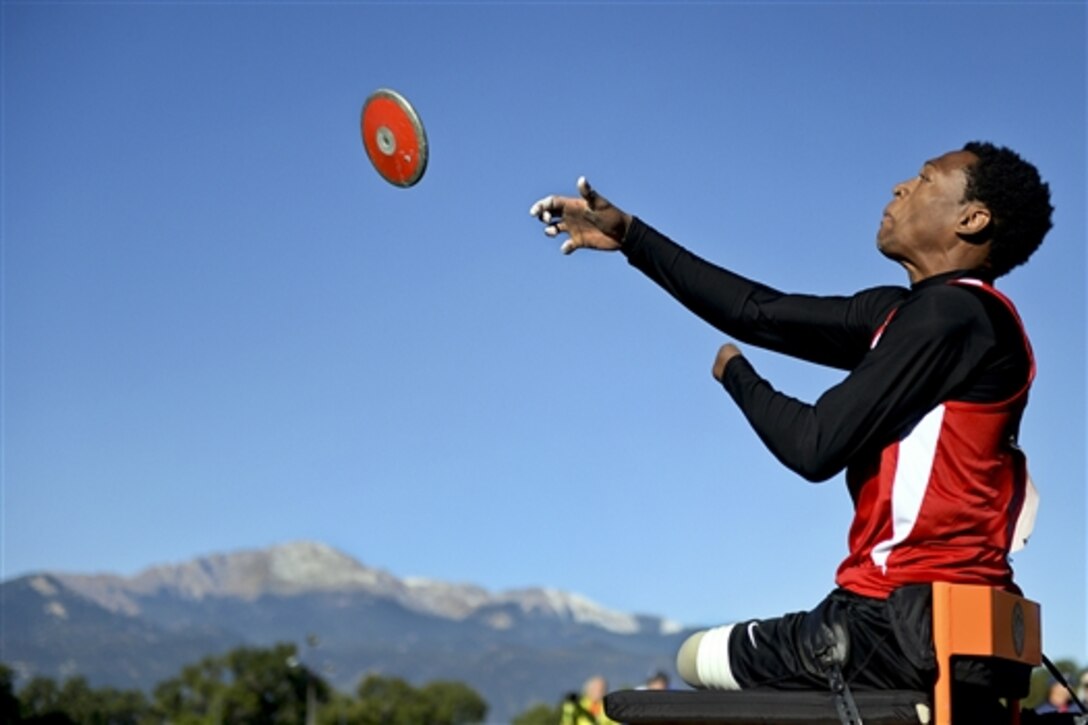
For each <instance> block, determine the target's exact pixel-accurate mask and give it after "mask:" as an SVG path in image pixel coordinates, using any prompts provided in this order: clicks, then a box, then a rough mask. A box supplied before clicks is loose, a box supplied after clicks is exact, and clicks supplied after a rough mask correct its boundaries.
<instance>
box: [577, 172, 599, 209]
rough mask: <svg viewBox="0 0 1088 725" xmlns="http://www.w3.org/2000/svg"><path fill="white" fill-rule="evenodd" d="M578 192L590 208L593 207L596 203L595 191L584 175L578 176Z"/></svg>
mask: <svg viewBox="0 0 1088 725" xmlns="http://www.w3.org/2000/svg"><path fill="white" fill-rule="evenodd" d="M578 193H579V194H581V195H582V198H583V199H585V200H586V204H589V208H590V209H594V208H596V207H595V204H596V203H597V199H598V198H599V197H598V196H597V192H596V191H595V190H594V189H593V188H592V187H591V186H590V185H589V181H587V180H586V177H584V176H579V177H578Z"/></svg>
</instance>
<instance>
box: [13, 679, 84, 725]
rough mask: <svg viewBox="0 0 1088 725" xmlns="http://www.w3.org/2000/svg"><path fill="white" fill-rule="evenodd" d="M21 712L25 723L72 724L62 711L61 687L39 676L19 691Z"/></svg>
mask: <svg viewBox="0 0 1088 725" xmlns="http://www.w3.org/2000/svg"><path fill="white" fill-rule="evenodd" d="M19 712H20V715H21V716H22V719H23V721H24V722H25V721H37V722H56V723H68V722H72V720H71V719H70V718H68V717H67V716H65V715H64V714H63V713H62V712H61V709H60V687H58V686H57V683H56V682H55V681H54V680H52V679H50V678H48V677H43V676H41V675H38V676H36V677H33V678H31V679H30V681H29V682H27V683H26V684H25V685H24V686H23V688H22V689H21V690H19Z"/></svg>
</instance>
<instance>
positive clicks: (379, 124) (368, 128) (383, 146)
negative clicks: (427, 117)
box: [359, 88, 427, 186]
mask: <svg viewBox="0 0 1088 725" xmlns="http://www.w3.org/2000/svg"><path fill="white" fill-rule="evenodd" d="M359 127H360V129H361V131H362V134H363V147H364V148H365V149H366V155H367V156H369V157H370V163H372V164H374V168H375V169H377V170H378V173H379V174H381V177H382V178H383V179H385V180H386V181H388V182H389V183H390V184H395V185H396V186H412V185H413V184H415V183H416V182H418V181H419V180H420V179H421V178H423V172H424V171H426V170H427V134H426V133H425V132H424V131H423V123H422V122H421V121H420V120H419V114H417V113H416V111H415V109H414V108H412V104H410V103H408V101H407V100H405V98H404V96H402V95H400V94H399V93H397V92H396V91H392V90H389V89H388V88H381V89H379V90H377V91H374V92H373V93H371V94H370V97H369V98H367V99H366V103H364V104H363V113H362V117H361V118H360V120H359Z"/></svg>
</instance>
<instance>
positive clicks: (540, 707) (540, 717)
mask: <svg viewBox="0 0 1088 725" xmlns="http://www.w3.org/2000/svg"><path fill="white" fill-rule="evenodd" d="M562 717H563V708H562V706H560V705H545V704H544V703H539V704H536V705H533V706H532V707H530V708H529V709H528V710H526V711H525V712H523V713H521V714H520V715H518V716H517V717H515V718H514V719H513V720H511V721H510V725H555V724H556V723H557V722H559V720H560V719H561V718H562Z"/></svg>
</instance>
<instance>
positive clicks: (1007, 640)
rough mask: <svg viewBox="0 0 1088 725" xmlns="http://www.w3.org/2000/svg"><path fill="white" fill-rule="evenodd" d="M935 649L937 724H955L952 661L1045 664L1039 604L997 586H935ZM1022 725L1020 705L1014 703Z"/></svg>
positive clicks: (1012, 707)
mask: <svg viewBox="0 0 1088 725" xmlns="http://www.w3.org/2000/svg"><path fill="white" fill-rule="evenodd" d="M933 645H934V648H935V650H936V654H937V683H936V685H935V686H934V688H933V707H934V716H935V718H934V723H935V725H952V658H954V657H959V656H964V657H970V656H974V657H1000V658H1002V659H1007V660H1014V661H1016V662H1022V663H1024V664H1028V665H1032V666H1036V665H1038V664H1039V663H1040V662H1042V654H1043V653H1042V625H1041V618H1040V611H1039V605H1038V604H1037V603H1035V602H1033V601H1031V600H1029V599H1025V598H1024V597H1020V596H1017V595H1015V594H1012V593H1010V592H1006V591H1004V590H1001V589H996V588H994V587H989V586H982V585H974V584H949V583H947V582H934V584H933ZM1009 709H1010V711H1011V712H1012V722H1013V723H1019V720H1020V712H1019V705H1018V703H1014V702H1010V703H1009Z"/></svg>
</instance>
